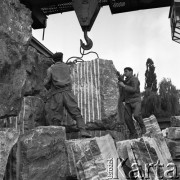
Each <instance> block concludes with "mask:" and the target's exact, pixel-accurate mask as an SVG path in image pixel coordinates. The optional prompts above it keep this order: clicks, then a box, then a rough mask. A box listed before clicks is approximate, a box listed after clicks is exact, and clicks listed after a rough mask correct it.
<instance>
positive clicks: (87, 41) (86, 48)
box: [80, 31, 93, 50]
mask: <svg viewBox="0 0 180 180" xmlns="http://www.w3.org/2000/svg"><path fill="white" fill-rule="evenodd" d="M84 39H85V40H86V43H87V44H86V45H85V44H84V43H83V41H82V40H80V43H81V47H82V48H83V49H84V50H89V49H91V48H92V46H93V42H92V40H91V39H90V38H89V37H88V35H87V31H84Z"/></svg>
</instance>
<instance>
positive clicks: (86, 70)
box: [71, 59, 119, 123]
mask: <svg viewBox="0 0 180 180" xmlns="http://www.w3.org/2000/svg"><path fill="white" fill-rule="evenodd" d="M116 71H117V70H116V69H115V67H114V65H113V62H112V61H111V60H103V59H95V60H91V61H85V62H82V63H77V64H76V65H74V66H72V70H71V75H72V82H73V83H72V89H73V92H74V94H75V95H76V97H77V102H78V106H79V108H80V109H81V113H82V115H83V117H84V121H85V123H88V122H95V121H97V120H103V119H110V118H111V117H112V116H114V115H116V114H117V106H118V98H119V89H118V85H117V82H118V79H117V76H116Z"/></svg>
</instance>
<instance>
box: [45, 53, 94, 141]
mask: <svg viewBox="0 0 180 180" xmlns="http://www.w3.org/2000/svg"><path fill="white" fill-rule="evenodd" d="M52 58H53V60H54V62H55V63H54V64H53V65H52V66H51V67H49V68H48V69H47V77H46V78H45V80H44V86H45V87H46V89H48V90H49V92H48V96H47V102H46V104H45V112H46V120H47V122H48V125H60V122H61V121H62V119H63V112H64V107H65V108H66V110H67V111H68V113H69V114H70V115H71V117H72V119H74V120H75V121H76V123H77V127H78V128H79V130H80V136H81V137H87V138H88V137H91V135H90V134H89V133H88V132H87V131H86V129H85V123H84V120H83V117H82V115H81V112H80V109H79V108H78V105H77V102H76V100H75V96H74V94H73V92H72V85H71V77H70V67H69V66H68V65H67V64H66V63H63V53H61V52H57V53H55V54H53V56H52Z"/></svg>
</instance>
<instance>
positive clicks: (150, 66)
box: [145, 58, 158, 92]
mask: <svg viewBox="0 0 180 180" xmlns="http://www.w3.org/2000/svg"><path fill="white" fill-rule="evenodd" d="M145 89H150V90H151V91H153V92H157V90H158V89H157V79H156V73H155V66H154V62H153V60H152V59H150V58H148V59H147V61H146V72H145Z"/></svg>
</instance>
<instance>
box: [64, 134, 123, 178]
mask: <svg viewBox="0 0 180 180" xmlns="http://www.w3.org/2000/svg"><path fill="white" fill-rule="evenodd" d="M66 146H67V152H68V162H69V167H70V175H71V176H73V177H75V176H77V177H78V179H100V180H101V179H104V180H107V179H112V177H111V175H112V172H111V170H112V171H113V172H116V173H117V176H118V179H119V180H124V178H125V175H124V171H123V170H122V169H121V167H119V171H116V170H117V169H115V168H114V169H108V166H111V164H108V161H110V163H111V161H113V159H114V160H118V154H117V151H116V147H115V144H114V141H113V139H112V138H111V136H110V135H105V136H101V137H95V138H88V139H77V140H68V141H66Z"/></svg>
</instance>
